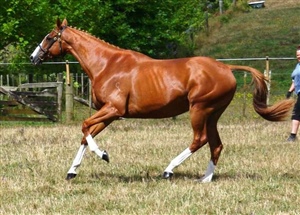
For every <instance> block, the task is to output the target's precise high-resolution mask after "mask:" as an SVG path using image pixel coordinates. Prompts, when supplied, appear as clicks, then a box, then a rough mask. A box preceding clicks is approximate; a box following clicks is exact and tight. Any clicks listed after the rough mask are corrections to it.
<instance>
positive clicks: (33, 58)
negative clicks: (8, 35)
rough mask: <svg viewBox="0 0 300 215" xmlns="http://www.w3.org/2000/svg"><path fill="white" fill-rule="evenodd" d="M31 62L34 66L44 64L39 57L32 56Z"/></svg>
mask: <svg viewBox="0 0 300 215" xmlns="http://www.w3.org/2000/svg"><path fill="white" fill-rule="evenodd" d="M30 61H31V63H32V64H34V65H41V64H42V63H43V60H42V59H41V58H40V57H39V56H33V55H31V56H30Z"/></svg>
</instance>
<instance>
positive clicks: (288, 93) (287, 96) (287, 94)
mask: <svg viewBox="0 0 300 215" xmlns="http://www.w3.org/2000/svg"><path fill="white" fill-rule="evenodd" d="M291 95H292V92H290V91H288V92H287V93H286V98H287V99H289V98H290V97H291Z"/></svg>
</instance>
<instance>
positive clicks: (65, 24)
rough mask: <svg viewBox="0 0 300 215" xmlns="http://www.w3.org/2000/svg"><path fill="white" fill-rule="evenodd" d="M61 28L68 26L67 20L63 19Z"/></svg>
mask: <svg viewBox="0 0 300 215" xmlns="http://www.w3.org/2000/svg"><path fill="white" fill-rule="evenodd" d="M61 25H62V26H67V25H68V21H67V19H66V18H65V19H64V21H63V22H62V24H61Z"/></svg>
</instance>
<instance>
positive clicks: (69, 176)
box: [66, 173, 77, 180]
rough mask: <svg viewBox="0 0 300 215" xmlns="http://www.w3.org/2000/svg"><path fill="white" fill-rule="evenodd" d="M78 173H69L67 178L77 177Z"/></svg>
mask: <svg viewBox="0 0 300 215" xmlns="http://www.w3.org/2000/svg"><path fill="white" fill-rule="evenodd" d="M76 175H77V174H75V173H68V175H67V177H66V180H71V179H72V178H75V177H76Z"/></svg>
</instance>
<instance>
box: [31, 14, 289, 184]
mask: <svg viewBox="0 0 300 215" xmlns="http://www.w3.org/2000/svg"><path fill="white" fill-rule="evenodd" d="M66 53H69V54H72V55H73V56H74V57H75V58H76V59H77V60H78V61H79V63H80V65H81V67H82V68H83V70H84V71H85V72H86V74H87V75H88V77H89V78H90V80H91V82H92V98H93V103H94V104H95V107H96V108H97V110H98V112H96V113H95V114H94V115H93V116H91V117H90V118H88V119H86V120H85V121H84V122H83V124H82V132H83V139H82V141H81V146H80V147H79V150H78V152H77V155H76V156H75V159H74V161H73V163H72V165H71V167H70V169H69V171H68V174H67V179H72V178H74V177H75V176H76V175H77V173H76V170H77V168H78V167H79V166H80V164H81V161H82V158H83V155H84V153H85V150H86V148H87V146H88V147H89V149H90V150H91V151H93V152H95V153H96V154H97V155H98V156H99V157H101V158H102V159H104V160H105V161H107V162H109V157H108V154H107V152H106V151H104V150H100V149H99V148H98V146H97V144H96V143H95V141H94V139H93V138H94V137H95V136H96V135H97V134H98V133H100V132H101V131H102V130H103V129H104V128H105V127H106V126H108V125H109V124H110V123H111V122H113V121H114V120H116V119H118V118H120V117H124V118H165V117H172V116H176V115H179V114H181V113H184V112H187V111H189V113H190V120H191V125H192V129H193V133H194V136H193V141H192V143H191V145H190V146H189V147H188V148H187V149H185V150H184V151H183V152H182V153H181V154H179V155H178V156H177V157H175V158H174V159H173V160H172V161H171V162H170V164H169V166H168V167H167V168H166V169H165V171H164V174H163V177H164V178H166V179H167V178H171V177H172V175H173V169H174V168H175V167H177V166H178V165H180V164H181V163H182V162H183V161H184V160H186V159H187V158H188V157H190V156H191V155H192V154H193V153H194V152H196V151H197V150H198V149H199V148H201V147H202V146H203V145H205V144H206V143H209V147H210V151H211V160H210V161H209V164H208V168H207V170H206V173H205V175H204V176H203V177H202V178H201V179H200V181H202V182H210V181H211V180H212V177H213V174H214V170H215V167H216V165H217V162H218V159H219V156H220V153H221V151H222V148H223V145H222V142H221V139H220V137H219V133H218V130H217V122H218V120H219V118H220V116H221V114H222V113H223V112H224V111H225V109H226V108H227V106H228V105H229V103H230V102H231V100H232V98H233V96H234V94H235V91H236V80H235V78H234V76H233V73H232V70H242V71H248V72H250V73H251V74H252V76H253V81H254V84H255V91H254V96H253V97H254V99H253V105H254V109H255V110H256V112H257V113H258V114H259V115H261V116H262V117H263V118H264V119H266V120H270V121H281V120H283V119H284V118H285V117H286V116H287V115H288V114H289V111H290V109H291V107H292V100H283V101H281V102H279V103H277V104H275V105H273V106H270V107H268V106H267V105H266V97H267V86H266V83H265V81H266V80H265V78H264V76H263V75H262V74H261V73H260V72H259V71H257V70H255V69H253V68H251V67H247V66H235V65H225V64H223V63H221V62H218V61H216V60H214V59H211V58H208V57H191V58H182V59H170V60H156V59H152V58H150V57H148V56H145V55H143V54H141V53H138V52H135V51H131V50H124V49H121V48H118V47H116V46H113V45H110V44H108V43H106V42H104V41H103V40H100V39H98V38H96V37H94V36H91V35H90V34H88V33H86V32H83V31H81V30H77V29H75V28H72V27H69V26H68V25H67V20H66V19H65V20H63V22H62V23H61V22H60V20H59V19H58V20H57V23H56V27H55V29H54V30H52V31H51V32H50V33H49V34H47V35H46V37H45V38H44V39H43V41H42V42H41V43H40V45H39V46H38V47H37V48H36V49H35V51H34V52H33V53H32V55H31V57H30V58H31V61H32V63H33V64H35V65H37V64H41V63H42V61H43V60H44V59H46V58H52V57H55V56H59V55H64V54H66Z"/></svg>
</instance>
